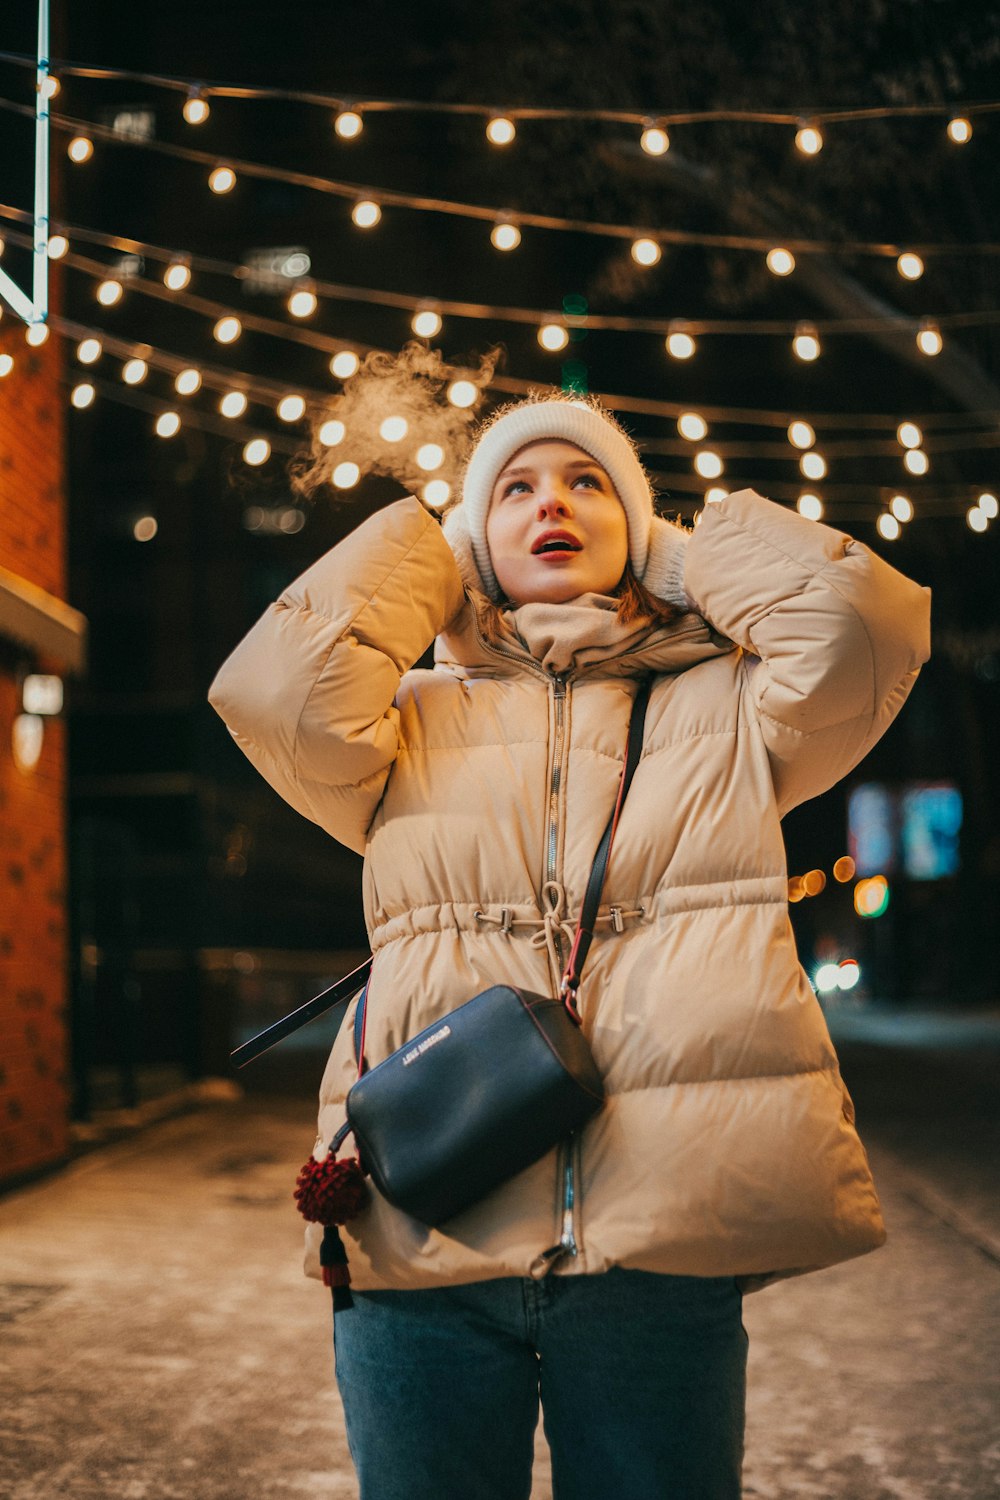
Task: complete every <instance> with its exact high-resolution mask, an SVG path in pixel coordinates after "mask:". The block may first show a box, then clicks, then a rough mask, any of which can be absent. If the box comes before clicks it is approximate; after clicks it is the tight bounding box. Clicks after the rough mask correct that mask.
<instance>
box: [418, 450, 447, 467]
mask: <svg viewBox="0 0 1000 1500" xmlns="http://www.w3.org/2000/svg"><path fill="white" fill-rule="evenodd" d="M443 463H444V449H443V448H442V447H441V445H440V443H424V444H423V445H422V446H421V447H419V448H418V449H417V465H418V467H419V468H421V469H423V470H425V471H426V472H427V473H430V471H431V470H432V469H440V467H441V465H442V464H443Z"/></svg>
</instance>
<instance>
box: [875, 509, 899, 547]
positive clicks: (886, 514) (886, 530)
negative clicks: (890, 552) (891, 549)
mask: <svg viewBox="0 0 1000 1500" xmlns="http://www.w3.org/2000/svg"><path fill="white" fill-rule="evenodd" d="M875 526H876V528H877V530H878V534H879V536H881V537H884V538H885V540H886V541H887V542H894V541H895V540H896V538H897V537H898V536H899V532H900V525H899V522H898V521H897V520H896V517H895V516H894V515H893V514H892V513H891V511H888V510H884V511H883V512H882V514H881V515H880V516H879V518H878V520H877V521H876V522H875Z"/></svg>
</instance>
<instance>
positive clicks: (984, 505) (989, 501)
mask: <svg viewBox="0 0 1000 1500" xmlns="http://www.w3.org/2000/svg"><path fill="white" fill-rule="evenodd" d="M978 505H979V509H980V510H981V511H982V513H983V515H984V516H985V517H986V519H987V520H988V521H995V520H996V518H997V510H998V506H997V497H996V495H991V494H990V493H989V492H988V491H987V492H986V494H984V495H980V497H979V501H978Z"/></svg>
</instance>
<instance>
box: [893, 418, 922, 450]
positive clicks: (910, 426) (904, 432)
mask: <svg viewBox="0 0 1000 1500" xmlns="http://www.w3.org/2000/svg"><path fill="white" fill-rule="evenodd" d="M923 440H924V435H923V433H922V432H921V431H920V428H919V427H918V426H917V424H916V422H900V424H899V426H898V427H897V428H896V441H897V442H898V443H899V444H900V446H901V447H903V448H919V447H920V444H921V443H922V442H923Z"/></svg>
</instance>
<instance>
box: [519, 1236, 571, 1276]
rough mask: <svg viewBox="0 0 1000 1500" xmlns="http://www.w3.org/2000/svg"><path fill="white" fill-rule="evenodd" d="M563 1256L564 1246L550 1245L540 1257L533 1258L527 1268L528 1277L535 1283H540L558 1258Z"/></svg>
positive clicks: (564, 1252)
mask: <svg viewBox="0 0 1000 1500" xmlns="http://www.w3.org/2000/svg"><path fill="white" fill-rule="evenodd" d="M565 1254H566V1246H565V1245H563V1244H559V1245H552V1246H550V1248H549V1249H548V1250H543V1251H542V1253H541V1255H536V1256H535V1259H534V1260H533V1261H532V1262H531V1265H530V1266H529V1267H528V1274H529V1276H531V1277H532V1278H533V1279H534V1280H535V1281H541V1280H542V1278H543V1277H544V1276H547V1275H548V1274H549V1272H550V1271H551V1270H552V1267H553V1266H554V1265H555V1263H556V1261H557V1260H558V1259H559V1257H560V1256H562V1255H565Z"/></svg>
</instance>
